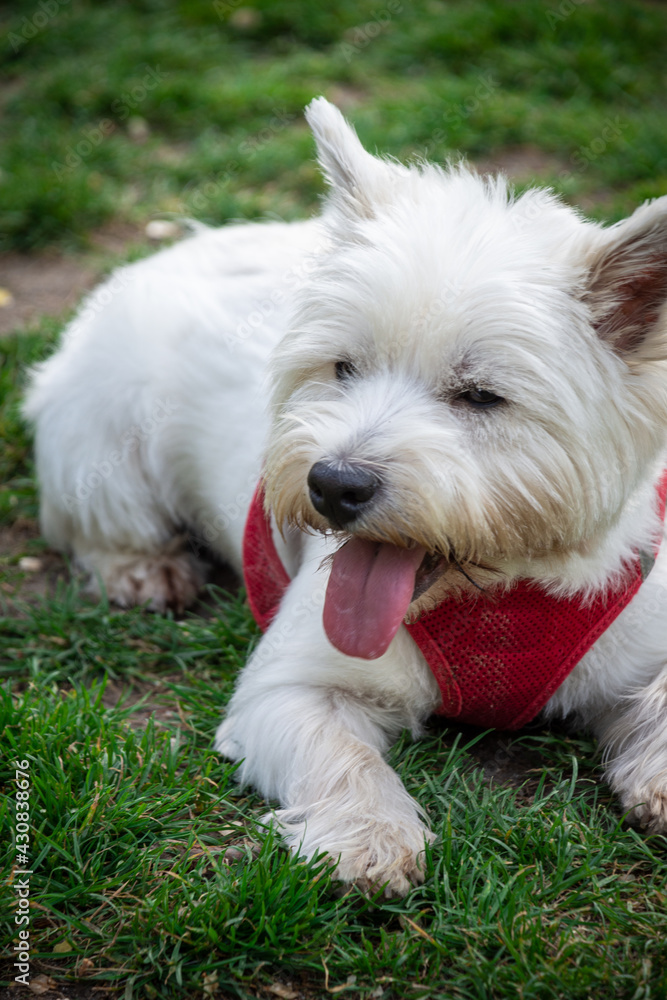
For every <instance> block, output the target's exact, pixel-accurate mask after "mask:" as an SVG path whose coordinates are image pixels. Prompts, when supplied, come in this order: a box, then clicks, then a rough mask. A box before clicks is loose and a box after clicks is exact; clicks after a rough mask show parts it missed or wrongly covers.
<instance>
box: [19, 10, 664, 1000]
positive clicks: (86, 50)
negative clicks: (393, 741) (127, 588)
mask: <svg viewBox="0 0 667 1000" xmlns="http://www.w3.org/2000/svg"><path fill="white" fill-rule="evenodd" d="M48 2H49V0H46V3H47V7H48V9H49V10H52V9H53V6H52V5H51V6H48ZM53 3H55V0H52V4H53ZM570 7H571V9H572V13H570V14H569V15H567V16H562V14H561V13H560V11H561V9H564V10H566V11H567V10H568V9H570ZM56 8H57V10H56V14H54V15H53V16H52V17H50V18H49V19H48V23H46V24H45V26H44V27H42V28H40V29H39V30H36V31H35V33H34V37H30V38H28V37H26V36H25V34H22V32H29V31H30V25H33V27H34V20H35V17H36V15H37V13H38V12H39V11H40V10H41V9H42V8H40V7H39V6H38V5H37V4H35V3H33V2H32V0H26V2H18V3H15V4H12V5H11V6H9V5H7V6H6V7H5V8H3V11H2V12H1V13H0V19H1V20H0V32H1V34H0V103H1V104H2V110H3V120H2V126H1V127H2V130H3V133H4V134H3V141H2V143H0V169H1V171H2V172H1V173H0V247H1V248H2V249H3V250H17V249H18V250H27V249H36V248H42V247H45V246H47V245H49V244H56V245H57V246H58V247H59V248H61V249H63V248H64V249H68V250H72V249H76V248H80V247H82V246H84V245H85V243H86V240H87V237H88V235H89V233H90V231H91V229H92V228H94V227H96V226H99V225H100V224H102V223H103V222H105V221H106V220H109V219H119V218H120V219H123V220H127V221H130V222H135V223H144V222H145V221H146V219H147V218H148V217H150V216H151V215H153V214H169V213H174V214H176V215H181V214H188V215H192V216H196V217H198V218H201V219H204V220H206V221H209V222H213V223H218V222H222V221H225V220H227V219H229V218H234V217H240V216H244V217H260V216H264V215H279V216H281V217H284V218H296V217H301V216H303V215H304V214H305V213H307V212H309V211H312V209H313V208H314V206H315V204H316V202H317V199H318V197H319V195H320V194H321V192H322V182H321V180H320V178H319V176H318V173H317V170H316V168H315V164H314V162H313V151H312V144H311V140H310V138H309V136H308V133H307V130H306V128H305V126H304V124H303V120H302V117H301V113H302V108H303V105H304V104H305V103H306V102H307V101H308V100H309V99H310V98H311V97H312V96H314V95H316V94H319V93H325V94H326V95H327V96H329V97H331V98H332V99H334V100H339V101H341V102H342V103H343V104H344V105H345V106H346V110H348V112H349V113H350V115H351V116H352V117H353V118H354V121H355V123H356V124H357V126H358V129H359V132H360V135H361V136H362V138H363V140H364V141H365V142H366V143H367V144H368V145H369V146H370V147H371V148H375V147H376V148H378V149H380V150H383V151H386V152H388V153H391V154H394V155H396V156H401V157H410V156H419V155H422V154H424V153H428V155H429V156H430V157H431V158H436V159H437V158H442V157H445V156H446V155H449V154H451V153H453V152H454V151H456V150H461V151H463V152H464V153H466V154H468V155H469V156H470V157H472V158H475V157H489V156H494V155H496V154H497V153H498V152H499V151H502V150H504V149H508V148H513V147H516V146H526V145H528V146H530V147H537V148H538V149H539V150H540V151H541V152H542V153H544V154H548V155H547V157H546V158H545V164H546V165H545V167H544V170H543V173H542V175H541V177H540V179H541V180H542V181H551V182H553V183H554V184H555V185H556V186H557V187H558V188H559V189H560V190H561V191H562V192H563V193H564V194H565V196H566V197H567V198H568V199H569V200H571V201H573V202H574V203H584V204H585V205H586V207H587V209H589V210H590V211H592V212H593V214H594V215H596V216H598V217H603V216H604V217H610V218H618V217H620V215H621V214H624V213H627V212H628V211H631V210H632V208H633V207H634V206H635V205H636V204H638V203H639V202H640V201H642V200H643V199H644V198H647V197H654V196H657V195H660V194H663V193H665V190H666V184H667V111H666V110H665V106H664V84H665V59H664V33H665V27H666V26H667V11H666V10H665V9H664V8H663V7H661V6H660V5H659V4H638V3H629V2H619V3H615V4H602V3H598V2H594V0H592V2H590V3H586V4H581V5H579V4H573V5H566V6H565V7H563V5H559V3H557V2H556V0H554V2H553V3H549V2H545V3H542V2H536V0H527V2H525V3H507V2H500V0H469V2H463V0H461V2H451V3H440V2H437V0H419V2H414V3H408V2H406V0H402V2H400V0H392V3H382V4H380V3H374V2H372V0H359V2H355V3H351V2H349V3H347V2H342V0H338V2H336V3H333V4H328V5H325V4H322V5H318V4H312V3H306V2H305V0H248V2H247V3H245V4H244V5H243V6H241V5H240V4H236V3H234V2H229V3H225V2H224V0H223V2H218V3H217V4H213V3H209V2H204V0H183V2H171V3H168V2H166V0H135V2H127V0H126V2H119V3H114V4H96V3H93V2H90V0H78V2H77V3H70V4H67V5H65V4H60V5H58V4H56ZM26 25H27V26H28V27H27V28H26ZM378 25H381V26H380V27H378ZM369 26H370V27H369ZM151 71H152V75H150V76H147V74H149V73H150V72H151ZM610 122H611V126H610ZM108 123H110V124H108ZM86 135H88V136H89V138H88V139H86ZM85 142H88V143H89V145H90V147H91V148H90V150H88V149H87V147H86V146H81V147H80V150H79V151H78V152H77V146H78V145H80V144H81V143H85ZM77 157H78V160H77ZM62 322H63V317H56V318H46V319H44V320H43V321H42V322H41V323H40V324H39V325H38V326H37V327H36V328H35V329H34V330H33V331H32V332H31V333H29V334H22V335H20V336H16V337H7V338H5V339H4V340H3V341H1V342H0V483H1V484H2V485H1V486H0V527H2V528H3V529H4V530H6V529H7V528H8V527H9V526H11V525H12V524H13V523H15V522H16V521H17V519H18V518H19V517H20V518H23V519H25V518H28V519H33V518H35V516H36V513H37V499H36V491H35V483H34V468H33V463H32V459H31V441H30V435H29V432H28V430H27V429H26V427H25V426H24V425H23V423H22V421H21V419H20V414H19V402H20V397H21V393H22V385H23V381H24V377H25V376H24V372H25V368H26V366H27V365H29V364H32V363H34V362H35V361H37V360H39V359H40V358H42V357H44V356H46V354H48V352H49V351H50V350H52V348H53V344H54V343H55V342H56V338H57V335H58V332H59V330H60V328H61V326H62ZM31 544H33V545H34V544H35V543H31ZM33 551H34V549H30V552H33ZM15 562H16V559H13V560H12V563H15ZM3 570H4V572H3V576H4V583H5V584H7V585H9V586H13V585H14V584H16V585H17V586H18V585H19V584H20V583H21V579H22V576H21V573H20V571H19V570H18V568H17V567H16V565H14V564H12V565H10V562H9V561H6V562H5V565H4V566H3ZM2 593H3V591H2V590H0V595H1V594H2ZM213 599H214V600H215V601H216V602H217V605H216V613H215V614H214V615H212V616H210V615H209V616H207V617H196V616H191V617H189V618H187V619H186V620H184V621H181V622H177V621H174V620H172V619H170V618H164V617H161V616H158V615H150V614H147V613H146V612H144V611H142V610H136V611H132V612H129V613H120V612H117V611H115V610H114V609H111V608H109V607H108V606H106V605H105V604H104V603H102V604H100V605H92V604H88V603H86V602H85V601H84V600H82V599H81V598H80V597H79V595H78V594H77V592H76V589H75V588H74V587H71V588H69V589H63V590H61V591H60V592H59V593H58V594H57V596H56V597H55V598H53V599H49V600H44V601H41V600H36V599H33V600H31V603H30V604H29V605H28V604H26V605H25V607H23V608H22V609H20V610H21V614H20V615H17V614H16V613H15V611H13V612H12V613H11V614H10V613H9V612H8V611H6V612H5V617H3V618H0V680H1V682H2V687H1V689H0V691H1V700H0V750H1V751H2V752H1V754H0V768H1V772H0V790H1V791H2V797H0V821H1V823H2V837H3V839H2V842H3V844H5V845H7V849H6V854H4V855H3V865H4V866H6V871H5V870H3V876H4V878H5V879H7V878H8V877H9V871H10V866H11V864H12V861H13V860H14V855H13V852H12V839H11V819H12V816H13V813H12V812H11V811H10V806H11V804H12V799H11V798H9V796H10V795H13V792H14V771H13V762H14V761H15V760H17V759H18V760H24V759H27V760H29V761H30V773H31V782H32V786H31V815H32V830H31V836H32V838H33V840H32V844H31V851H32V853H31V863H32V867H33V869H34V875H33V876H32V877H31V894H32V899H33V901H34V903H35V904H36V905H35V909H34V910H33V913H32V916H33V924H32V927H31V930H32V946H33V955H32V957H33V962H34V964H35V966H36V967H40V968H43V969H44V970H46V971H48V972H50V973H51V974H52V975H56V976H61V977H66V978H67V984H66V985H65V986H64V990H63V992H64V993H65V994H67V995H70V996H71V997H74V996H75V995H76V994H75V990H76V989H77V988H78V987H77V980H81V982H82V983H84V984H88V986H90V985H91V984H95V983H112V984H114V985H115V986H116V987H117V988H118V994H119V996H121V997H123V996H125V997H128V998H129V997H134V996H136V997H149V998H150V997H162V996H164V997H171V996H173V997H182V996H187V997H190V996H196V997H199V996H202V997H203V996H212V997H215V996H218V997H219V998H221V1000H222V998H226V997H230V996H239V997H254V996H270V995H273V996H275V993H273V994H271V993H270V992H267V990H268V988H269V987H271V986H275V985H276V983H278V984H283V985H284V984H291V989H292V990H293V992H294V993H296V994H297V995H299V996H303V997H306V998H308V1000H314V998H321V997H324V996H328V995H336V994H335V993H332V992H331V991H338V992H339V993H340V995H341V996H343V997H350V998H357V997H361V998H364V1000H365V998H369V1000H370V998H371V997H374V998H377V997H384V998H385V1000H390V998H404V997H415V998H418V997H422V998H426V997H434V998H447V1000H449V998H462V1000H487V998H491V1000H506V998H508V997H514V996H520V997H522V998H524V1000H542V998H544V1000H551V998H554V997H562V998H565V1000H570V998H573V1000H576V998H581V1000H589V998H596V1000H597V998H600V1000H602V998H604V1000H616V998H618V1000H626V998H627V1000H640V998H641V1000H644V998H646V1000H648V998H651V1000H653V998H657V1000H661V998H664V997H667V972H666V970H667V905H666V904H667V890H666V889H665V876H666V874H667V865H666V862H665V838H664V837H645V836H643V835H641V834H639V833H637V832H635V831H633V830H631V829H629V828H627V827H626V826H625V825H624V823H623V822H622V817H621V816H620V815H619V814H618V812H617V809H616V806H615V804H614V802H613V799H612V797H611V795H610V793H609V791H608V789H607V788H606V786H604V784H601V783H599V766H598V763H597V761H596V757H595V748H594V746H593V745H592V743H591V742H590V741H589V740H587V739H586V738H583V737H582V738H573V737H568V736H565V735H563V734H562V733H557V732H552V733H549V732H541V731H539V730H532V731H530V732H529V733H527V734H523V735H521V736H520V737H518V738H517V739H516V740H515V741H514V743H513V744H512V747H513V748H514V749H518V748H519V747H524V748H528V749H529V750H530V751H531V754H532V756H533V759H534V760H535V763H536V765H539V767H538V770H537V771H536V772H535V773H531V774H527V776H526V777H527V780H528V781H529V784H528V789H527V791H524V793H521V792H519V791H517V790H516V789H513V788H505V787H502V786H499V785H489V783H488V781H487V780H486V779H485V777H484V772H483V770H482V768H481V767H480V766H479V765H478V764H477V763H476V761H477V758H476V757H475V752H476V750H475V741H476V739H477V737H476V736H475V735H473V734H471V732H469V731H465V732H459V731H457V730H456V729H455V728H450V729H439V728H434V729H433V731H432V732H431V733H430V735H429V736H428V737H427V738H426V739H425V740H423V741H422V742H420V743H419V744H415V745H413V744H412V743H411V742H410V741H409V740H408V739H407V737H406V738H405V739H403V740H402V741H401V742H400V744H399V745H398V746H397V747H396V748H395V749H394V750H393V751H392V754H391V761H392V764H393V765H394V766H395V767H396V768H397V769H398V771H399V773H400V774H401V777H402V778H403V780H404V781H405V782H406V784H407V786H408V788H409V790H410V791H411V792H412V793H413V794H414V795H415V796H416V797H417V798H418V799H419V801H420V802H422V803H423V805H424V806H425V807H426V808H427V809H428V812H429V815H430V817H431V820H432V824H433V828H434V830H435V832H436V833H437V837H438V839H437V841H436V843H435V845H434V846H433V848H432V850H430V851H429V855H428V859H427V870H426V879H425V882H424V885H423V886H420V887H418V888H415V889H414V890H413V891H412V892H411V893H410V895H409V896H408V897H407V898H406V899H405V900H402V901H387V900H384V899H382V898H378V899H375V900H367V899H364V898H363V897H361V896H360V894H359V893H357V892H355V891H352V892H350V893H349V894H348V895H346V896H343V897H341V896H340V894H339V893H338V891H337V889H336V887H335V886H334V885H332V884H331V882H330V879H329V876H328V874H327V871H326V869H325V868H324V867H323V866H322V864H321V863H318V862H315V863H312V864H304V863H301V862H298V861H295V860H293V859H291V858H290V857H289V856H288V855H287V854H286V852H285V851H284V850H283V848H282V847H281V846H280V843H279V842H278V841H277V840H276V837H275V835H274V834H273V832H272V831H271V829H270V828H266V827H265V825H264V824H263V821H262V817H263V816H264V814H265V812H266V804H265V803H263V802H261V801H260V800H259V798H258V797H257V796H256V795H254V794H253V793H252V792H251V791H249V790H240V789H239V788H238V786H237V785H236V784H235V781H234V773H233V772H234V768H233V766H231V765H229V764H228V763H226V762H224V761H222V760H220V759H219V758H218V757H217V755H215V754H214V753H213V752H212V739H213V733H214V730H215V727H216V725H217V723H218V721H219V719H220V717H221V715H222V712H223V711H224V706H225V704H226V702H227V700H228V698H229V695H230V693H231V689H232V686H233V682H234V677H235V676H236V674H237V672H238V669H239V668H240V666H241V665H242V664H243V663H244V662H245V659H246V657H247V654H248V651H249V649H250V647H251V645H252V644H253V643H254V642H255V641H256V638H257V632H256V629H255V627H254V625H253V624H252V622H251V619H250V615H249V613H248V611H247V609H246V607H245V605H244V604H243V602H242V600H240V599H231V598H229V597H228V596H227V597H225V596H223V595H220V594H217V595H215V594H214V595H213ZM0 608H1V605H0ZM119 695H120V696H121V701H120V704H117V703H116V701H117V698H118V696H119ZM152 709H156V710H157V711H156V714H155V716H154V717H151V710H152ZM512 747H510V752H512ZM506 752H507V751H505V750H499V751H498V754H499V759H500V756H501V755H504V754H506ZM577 762H578V763H577ZM228 848H231V850H230V851H227V849H228ZM225 851H227V853H225ZM13 904H14V896H13V894H12V893H11V892H9V893H3V894H2V897H1V898H0V927H1V930H0V935H1V936H0V947H1V948H2V950H1V951H0V957H2V956H8V955H9V954H10V952H9V947H10V945H11V942H12V941H13V940H14V939H15V932H16V927H15V925H14V923H13V916H14V905H13ZM84 973H87V975H86V976H85V977H84ZM9 975H10V969H9V967H7V971H6V973H5V977H6V978H8V977H9ZM68 991H71V992H70V993H69V994H68Z"/></svg>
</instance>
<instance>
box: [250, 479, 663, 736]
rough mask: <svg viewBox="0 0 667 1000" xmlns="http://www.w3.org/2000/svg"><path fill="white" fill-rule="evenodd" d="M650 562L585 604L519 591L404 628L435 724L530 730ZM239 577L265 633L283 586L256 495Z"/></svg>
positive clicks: (451, 608) (525, 587)
mask: <svg viewBox="0 0 667 1000" xmlns="http://www.w3.org/2000/svg"><path fill="white" fill-rule="evenodd" d="M666 496H667V473H665V474H664V475H663V477H662V479H661V481H660V484H659V488H658V502H659V507H660V513H661V517H662V518H663V520H664V517H665V497H666ZM652 562H653V557H652V556H648V555H647V554H646V553H642V554H638V556H637V559H636V561H635V563H634V564H633V566H632V567H630V568H629V570H628V575H627V577H626V580H625V582H624V584H623V586H622V588H621V589H620V590H617V591H614V592H612V593H606V594H602V595H601V596H598V597H596V598H595V600H593V601H591V602H590V603H588V604H582V602H581V601H580V600H579V599H577V598H571V599H567V600H564V599H562V598H555V597H551V596H549V595H548V594H546V593H545V592H544V591H543V590H539V589H538V588H537V587H536V586H534V585H532V584H530V583H529V582H526V581H520V582H519V583H517V584H516V585H515V586H513V587H512V588H511V589H510V590H509V591H508V592H507V593H505V594H501V595H500V596H499V597H497V598H492V597H486V596H484V595H479V596H475V597H463V598H450V599H449V600H446V601H443V603H442V604H440V605H439V606H438V607H437V608H435V610H433V611H430V612H428V613H427V614H425V615H423V616H422V618H420V620H419V621H417V622H415V623H414V624H412V625H407V626H406V627H407V629H408V632H409V633H410V635H411V636H412V638H413V639H414V641H415V642H416V643H417V645H418V646H419V648H420V650H421V652H422V653H423V655H424V658H425V659H426V662H427V663H428V665H429V667H430V668H431V670H432V671H433V674H434V676H435V678H436V680H437V682H438V684H439V686H440V690H441V692H442V705H441V706H440V708H439V709H438V714H440V715H445V716H447V717H448V718H450V719H453V718H456V719H459V720H460V721H461V722H468V723H471V724H473V725H476V726H485V727H494V728H496V729H519V728H520V727H521V726H523V725H525V724H526V723H527V722H530V721H531V719H534V718H535V716H536V715H537V714H538V713H539V712H540V711H541V710H542V709H543V708H544V706H545V705H546V703H547V701H548V700H549V698H550V697H551V696H552V694H553V693H554V692H555V691H556V689H557V688H558V687H560V685H561V684H562V683H563V681H564V680H565V678H566V677H567V676H568V674H569V673H570V671H571V670H573V668H574V667H575V666H576V665H577V663H578V662H579V660H580V659H581V658H582V656H583V655H584V654H585V653H586V652H588V650H589V649H590V648H591V646H593V644H594V643H595V642H596V641H597V639H599V637H600V636H601V635H602V633H603V632H604V631H606V629H608V628H609V626H610V625H611V623H612V622H613V621H614V619H615V618H616V617H617V616H618V615H619V614H620V612H621V611H622V610H623V608H625V607H626V605H628V604H629V603H630V601H631V600H632V598H633V597H634V595H635V594H636V593H637V591H638V590H639V588H640V586H641V584H642V580H643V579H645V577H646V574H647V572H649V571H650V566H651V565H652ZM244 572H245V580H246V587H247V590H248V601H249V603H250V607H251V609H252V612H253V615H254V616H255V620H256V621H257V623H258V624H259V626H260V628H262V629H266V628H267V627H268V625H269V623H270V622H271V619H272V618H273V616H274V615H275V613H276V611H277V610H278V605H279V604H280V599H281V597H282V594H283V593H284V591H285V589H286V588H287V586H288V584H289V582H290V581H289V577H288V576H287V573H286V572H285V569H284V567H283V565H282V563H281V562H280V559H279V557H278V553H277V552H276V549H275V546H274V544H273V538H272V536H271V522H270V518H269V517H268V516H267V515H266V514H265V513H264V508H263V503H262V493H261V489H260V488H258V489H257V491H256V493H255V496H254V497H253V501H252V505H251V507H250V513H249V515H248V521H247V524H246V532H245V539H244Z"/></svg>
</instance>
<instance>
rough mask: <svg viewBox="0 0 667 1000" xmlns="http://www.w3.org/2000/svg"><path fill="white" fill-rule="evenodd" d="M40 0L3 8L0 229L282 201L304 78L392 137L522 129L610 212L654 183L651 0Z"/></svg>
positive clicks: (499, 134) (270, 205)
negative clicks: (49, 9) (562, 9)
mask: <svg viewBox="0 0 667 1000" xmlns="http://www.w3.org/2000/svg"><path fill="white" fill-rule="evenodd" d="M51 2H52V3H56V5H57V14H56V16H53V17H52V18H50V19H49V20H48V22H47V23H46V24H45V26H44V27H42V28H40V29H39V30H37V29H36V28H35V25H34V23H33V21H34V19H35V17H36V12H37V11H38V10H39V8H37V7H36V6H35V4H34V3H33V2H32V0H21V2H18V3H15V4H12V5H11V9H9V8H6V9H5V10H4V12H3V13H1V14H0V18H2V22H1V23H0V88H1V89H0V99H1V100H2V104H3V112H4V125H3V130H4V141H3V143H2V147H1V148H2V152H1V153H0V167H1V169H2V183H1V184H0V248H2V249H8V248H17V249H31V248H34V247H39V246H43V245H45V244H48V243H52V242H56V243H59V244H61V245H67V246H77V245H80V244H81V242H82V241H84V240H85V237H86V234H87V233H88V231H89V230H90V229H91V227H94V226H98V225H99V224H101V223H102V222H103V221H104V220H106V219H108V218H110V217H111V216H112V215H115V216H118V215H120V216H122V217H125V218H127V219H134V220H136V219H142V220H143V219H145V218H146V216H147V214H149V213H153V212H154V213H165V212H166V213H169V212H172V213H176V214H183V213H186V214H190V215H195V216H197V217H199V218H203V219H206V220H208V221H211V222H221V221H223V220H225V219H228V218H230V217H239V216H243V217H248V216H250V217H256V216H261V215H264V214H266V213H277V214H279V215H281V216H282V217H285V218H294V217H296V216H298V215H301V214H302V213H303V212H304V211H305V210H308V209H310V208H312V206H313V205H314V204H315V200H316V197H317V195H318V194H319V192H320V191H321V181H320V179H319V177H318V175H317V172H316V170H315V167H314V164H313V162H312V150H311V144H310V140H309V138H308V136H307V133H306V130H305V127H304V123H303V119H302V110H303V106H304V104H306V103H307V101H308V100H310V99H311V98H312V97H313V96H314V95H317V94H319V93H322V92H324V93H325V94H329V95H330V96H332V97H333V98H336V96H337V95H338V96H342V99H343V100H344V101H347V102H350V103H352V104H356V105H357V106H358V107H357V110H355V113H354V118H355V121H356V122H357V124H358V127H359V131H360V134H361V135H362V138H363V139H364V140H365V141H366V142H368V143H369V144H370V145H371V146H377V147H378V148H380V149H382V150H386V151H387V152H389V153H393V154H396V155H398V156H406V155H410V154H419V153H423V152H424V151H425V150H428V153H429V155H430V156H432V157H435V158H441V157H444V156H446V155H447V154H448V153H451V152H452V151H456V150H461V151H462V152H464V153H466V154H468V155H470V156H473V157H475V156H482V155H488V154H490V153H493V152H496V151H497V150H498V149H502V148H503V147H508V146H516V145H520V144H526V143H528V144H532V145H537V146H539V147H540V148H541V149H543V150H544V151H546V152H549V153H552V154H554V155H555V156H557V157H558V158H559V159H560V160H561V161H562V167H561V168H560V169H555V170H554V172H553V176H552V177H551V178H550V179H551V180H552V181H554V182H555V183H556V184H557V185H559V186H560V187H561V188H562V189H563V190H564V192H565V193H566V194H567V195H568V196H571V195H575V196H576V195H583V194H594V193H595V192H599V190H600V188H601V187H607V188H613V189H614V191H615V192H616V193H617V194H618V197H617V198H616V199H612V202H611V204H610V206H609V207H610V209H611V211H612V213H614V214H618V213H619V212H621V211H623V210H625V209H626V208H627V207H628V206H630V205H632V204H634V203H636V202H637V201H640V200H643V199H644V198H646V197H651V196H655V195H657V194H660V193H662V192H663V191H664V189H665V182H666V181H667V129H666V128H665V120H666V112H665V108H664V101H663V92H664V44H663V39H664V31H665V27H666V22H667V17H666V16H665V12H664V10H663V9H662V8H661V7H660V6H659V5H657V4H637V3H629V2H620V3H617V4H613V5H612V4H603V3H601V2H595V0H593V2H590V3H586V4H582V5H580V6H576V5H570V6H572V8H573V12H572V13H571V14H570V15H569V16H565V17H563V16H561V15H560V14H559V4H558V3H556V0H554V3H553V5H551V4H549V3H545V2H542V0H539V2H538V0H527V2H522V3H512V4H509V3H506V2H504V0H466V2H465V3H464V2H462V0H461V2H454V3H441V2H437V0H415V2H408V0H390V2H388V3H386V4H384V5H383V4H378V3H375V2H374V0H360V2H356V3H348V2H341V0H338V2H337V3H334V4H332V5H327V6H326V9H319V6H318V5H309V4H307V3H305V2H304V0H290V2H288V0H282V2H275V0H250V2H248V3H247V4H244V5H243V7H242V8H240V7H239V5H238V4H237V3H235V2H233V0H232V2H229V3H225V2H219V3H218V4H217V5H215V4H213V3H210V2H203V0H188V2H180V3H178V2H167V0H150V2H149V0H145V2H128V0H125V2H122V0H121V2H119V3H114V4H96V3H94V2H90V0H79V2H77V3H76V4H74V3H72V4H68V5H64V4H63V5H59V4H58V0H51ZM561 6H563V5H561ZM566 9H567V8H566ZM42 20H43V18H42ZM26 33H28V34H30V33H33V35H34V37H31V38H26V37H25V34H26ZM609 120H611V122H612V123H615V128H613V129H611V130H610V129H609V124H608V123H609Z"/></svg>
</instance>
